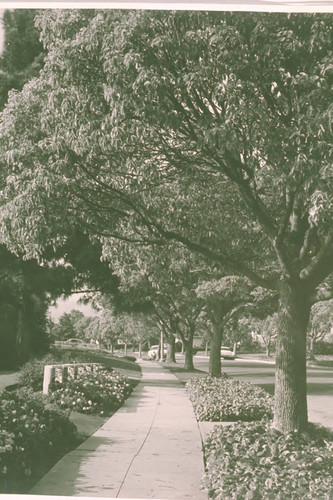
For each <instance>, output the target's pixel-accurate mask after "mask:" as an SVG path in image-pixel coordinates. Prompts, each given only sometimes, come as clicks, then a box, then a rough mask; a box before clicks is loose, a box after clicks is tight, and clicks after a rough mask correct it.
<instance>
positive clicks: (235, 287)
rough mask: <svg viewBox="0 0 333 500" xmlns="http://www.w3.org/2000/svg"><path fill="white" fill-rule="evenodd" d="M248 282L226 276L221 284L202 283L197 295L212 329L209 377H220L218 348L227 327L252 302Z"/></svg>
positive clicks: (219, 348)
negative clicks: (201, 301) (202, 303)
mask: <svg viewBox="0 0 333 500" xmlns="http://www.w3.org/2000/svg"><path fill="white" fill-rule="evenodd" d="M252 289H253V286H251V284H250V282H249V281H248V280H246V279H244V278H241V277H238V276H226V277H223V278H221V279H220V280H211V281H206V282H202V283H201V284H200V285H199V286H198V287H197V288H196V294H197V296H198V297H199V298H201V299H202V300H203V301H204V303H205V304H206V306H205V307H206V312H207V316H208V318H209V320H210V322H211V324H212V326H213V329H212V331H211V347H210V359H209V373H210V375H211V376H212V377H219V376H220V375H221V354H220V351H221V344H222V340H223V335H224V329H225V326H226V325H227V323H228V322H229V321H230V320H231V319H232V318H234V317H235V316H236V315H238V314H240V312H241V311H242V310H243V309H244V307H246V306H247V305H248V304H249V303H250V302H251V296H250V292H251V290H252Z"/></svg>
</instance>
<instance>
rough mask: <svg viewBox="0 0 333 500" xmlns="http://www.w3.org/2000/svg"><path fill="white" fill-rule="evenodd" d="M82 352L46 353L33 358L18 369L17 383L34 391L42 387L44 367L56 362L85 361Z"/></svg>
mask: <svg viewBox="0 0 333 500" xmlns="http://www.w3.org/2000/svg"><path fill="white" fill-rule="evenodd" d="M85 359H86V357H85V356H84V354H82V353H69V352H66V351H65V352H60V353H57V354H46V356H44V357H43V358H41V359H33V360H31V361H28V362H27V363H25V364H24V365H23V366H22V368H21V371H20V376H19V380H18V384H19V385H20V386H21V387H31V389H33V390H34V391H41V390H42V389H43V378H44V367H45V365H53V364H58V363H60V362H61V363H72V362H75V361H76V362H78V361H85Z"/></svg>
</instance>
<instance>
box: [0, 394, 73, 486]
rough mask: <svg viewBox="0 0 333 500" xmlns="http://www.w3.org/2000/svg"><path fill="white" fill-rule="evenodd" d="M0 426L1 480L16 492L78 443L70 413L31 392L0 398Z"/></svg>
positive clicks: (48, 399)
mask: <svg viewBox="0 0 333 500" xmlns="http://www.w3.org/2000/svg"><path fill="white" fill-rule="evenodd" d="M0 422H1V433H0V477H3V478H4V477H5V478H6V480H7V482H8V485H9V487H10V486H11V485H16V486H17V487H18V488H19V484H21V483H22V482H24V480H25V478H28V477H29V476H32V477H33V476H34V475H36V474H38V473H40V470H42V471H44V470H45V467H47V465H50V464H52V463H54V462H55V460H57V458H58V457H59V456H61V455H63V454H64V453H66V452H67V451H68V450H69V449H71V448H72V447H73V446H74V445H75V444H76V442H77V429H76V427H75V425H74V424H72V423H71V422H70V420H69V412H65V411H63V410H61V409H60V408H59V407H58V406H57V405H55V404H54V403H52V402H51V400H50V398H48V397H47V396H45V395H43V394H41V393H36V392H33V391H32V390H31V389H27V388H25V389H21V390H17V391H13V392H10V393H8V392H7V393H6V392H4V393H2V394H1V395H0Z"/></svg>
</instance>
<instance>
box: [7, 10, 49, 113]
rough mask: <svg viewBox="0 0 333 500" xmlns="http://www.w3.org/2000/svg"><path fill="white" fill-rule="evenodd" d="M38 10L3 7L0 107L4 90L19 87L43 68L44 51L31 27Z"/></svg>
mask: <svg viewBox="0 0 333 500" xmlns="http://www.w3.org/2000/svg"><path fill="white" fill-rule="evenodd" d="M37 12H38V11H36V10H33V9H18V10H5V12H4V14H3V18H2V24H3V28H4V50H3V52H2V54H1V57H0V109H3V107H4V105H5V103H6V101H7V98H8V92H9V91H10V90H12V89H16V90H21V89H22V87H23V85H24V84H25V83H26V82H27V81H28V80H29V79H30V78H32V77H34V76H37V75H38V73H39V71H40V70H41V68H42V67H43V60H44V57H45V52H44V50H43V46H42V44H41V42H40V41H39V32H38V30H37V29H36V28H35V26H34V20H35V17H36V14H37Z"/></svg>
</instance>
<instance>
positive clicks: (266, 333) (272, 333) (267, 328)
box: [251, 314, 277, 357]
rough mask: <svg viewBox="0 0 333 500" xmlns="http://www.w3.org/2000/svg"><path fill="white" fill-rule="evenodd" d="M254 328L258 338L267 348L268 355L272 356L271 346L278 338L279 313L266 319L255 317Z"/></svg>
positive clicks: (252, 324) (253, 320) (252, 322)
mask: <svg viewBox="0 0 333 500" xmlns="http://www.w3.org/2000/svg"><path fill="white" fill-rule="evenodd" d="M251 326H252V329H253V330H254V331H255V333H256V335H257V338H258V340H259V341H260V342H261V343H262V344H263V345H264V346H265V348H266V356H267V357H270V356H271V348H272V346H273V343H274V342H275V341H276V338H277V314H273V315H272V316H267V318H265V319H261V320H260V319H259V320H258V319H254V318H252V321H251Z"/></svg>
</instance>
